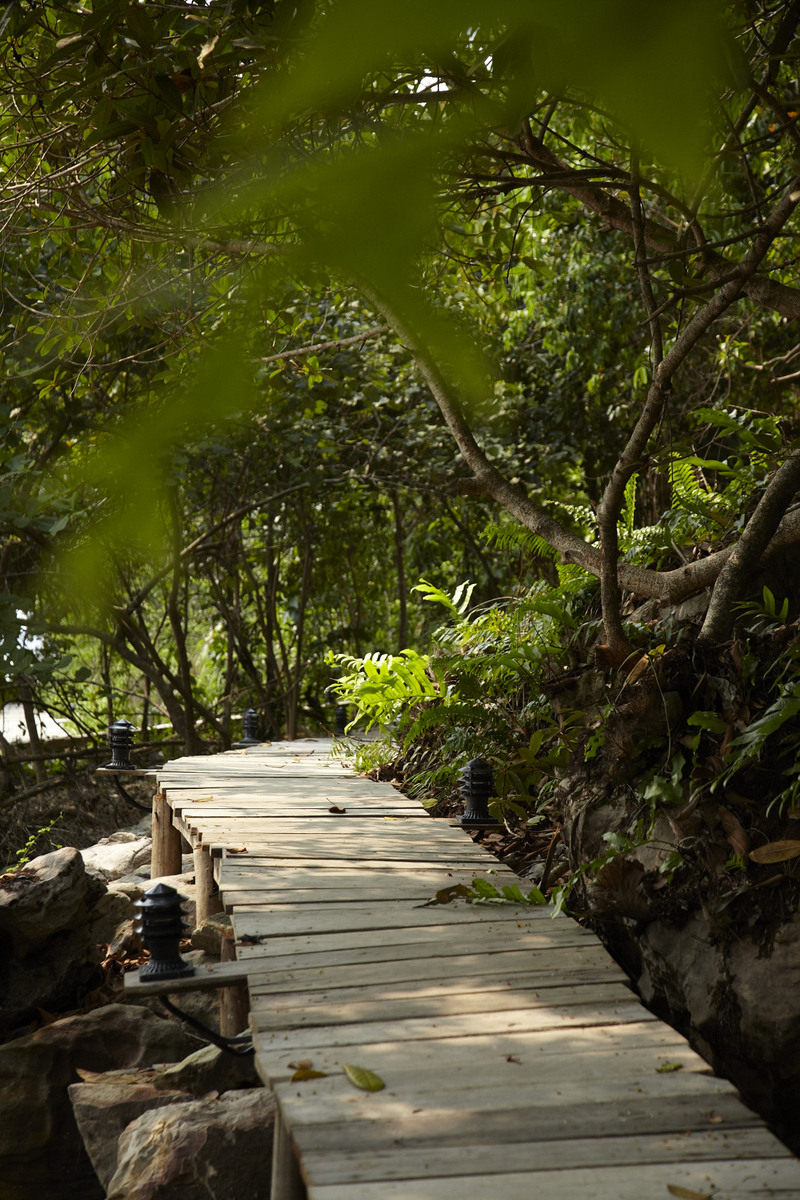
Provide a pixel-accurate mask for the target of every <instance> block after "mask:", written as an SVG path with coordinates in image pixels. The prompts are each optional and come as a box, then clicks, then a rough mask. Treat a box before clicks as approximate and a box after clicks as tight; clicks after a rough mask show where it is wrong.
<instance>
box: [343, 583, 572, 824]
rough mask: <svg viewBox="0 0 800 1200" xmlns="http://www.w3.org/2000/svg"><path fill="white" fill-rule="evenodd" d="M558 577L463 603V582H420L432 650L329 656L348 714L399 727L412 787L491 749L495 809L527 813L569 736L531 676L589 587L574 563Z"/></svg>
mask: <svg viewBox="0 0 800 1200" xmlns="http://www.w3.org/2000/svg"><path fill="white" fill-rule="evenodd" d="M559 579H560V584H559V586H558V587H548V586H547V585H546V584H544V583H538V584H536V585H535V586H534V587H533V588H531V589H530V590H529V591H528V592H527V593H526V594H525V595H524V596H521V597H513V598H507V599H506V600H505V601H503V602H494V603H493V604H491V605H488V606H479V607H476V608H472V609H471V608H470V603H471V599H472V592H473V588H472V585H471V584H470V583H468V582H465V583H462V584H460V585H459V586H458V587H457V588H456V590H455V591H454V592H453V594H452V595H449V594H448V593H446V592H444V591H443V590H442V589H441V588H439V587H437V586H436V585H435V584H433V583H431V582H430V581H428V580H421V581H420V583H419V584H418V585H417V587H416V588H415V591H416V592H417V594H418V595H420V596H421V597H422V599H423V602H424V603H430V604H435V605H437V606H439V607H440V608H441V609H443V610H444V614H445V617H446V620H445V622H444V624H443V625H441V626H440V627H439V628H438V629H437V630H436V631H435V633H434V635H433V650H432V652H431V653H430V654H419V653H418V652H416V651H413V650H405V651H403V652H402V653H401V654H395V655H388V654H368V655H366V656H364V657H363V658H353V657H350V656H344V655H339V656H337V657H336V659H335V662H336V664H337V665H338V666H339V668H340V670H341V676H340V678H339V681H338V683H337V685H336V688H337V692H338V694H339V697H340V699H341V701H342V702H343V703H345V704H348V705H350V706H352V707H353V708H355V710H356V713H357V716H356V718H355V721H359V720H362V721H366V723H367V725H368V726H369V727H372V726H376V725H377V726H378V727H379V728H380V729H382V730H383V731H384V732H385V733H387V732H391V733H394V735H396V737H397V738H398V740H399V741H400V742H401V744H402V747H403V752H404V755H405V759H406V764H407V765H409V764H410V766H411V773H412V775H413V783H412V787H413V790H416V791H417V792H418V793H420V792H423V793H424V792H428V791H430V790H431V789H433V790H436V789H439V788H443V787H448V788H451V787H452V786H453V784H454V782H455V779H456V775H457V772H458V771H459V769H460V768H461V766H463V764H464V763H465V762H466V761H467V760H468V759H470V758H472V757H475V756H476V755H482V756H488V757H490V759H491V760H492V763H493V766H494V775H495V786H496V790H497V792H498V802H497V803H498V805H499V808H500V809H501V810H502V811H503V812H504V813H506V814H508V813H510V812H513V813H515V814H517V815H518V816H520V817H526V816H527V815H528V814H529V808H530V805H531V802H532V801H531V792H534V793H538V792H539V791H540V790H541V788H542V787H543V786H544V785H545V784H546V782H547V780H548V779H549V778H550V777H552V774H553V771H554V769H555V768H556V766H557V765H558V763H559V762H560V761H562V760H563V758H564V756H565V750H564V745H565V738H566V737H567V734H566V733H565V728H566V726H565V723H564V722H563V721H562V722H557V721H556V720H555V718H554V716H553V713H552V711H551V709H550V706H549V703H548V702H547V700H546V699H545V697H544V695H543V693H542V689H541V686H540V684H541V681H542V678H543V675H544V674H545V672H547V673H552V672H553V671H554V670H556V669H557V664H558V663H559V662H561V660H563V658H564V654H565V647H566V646H567V644H568V643H569V640H570V638H571V636H572V635H573V634H574V632H575V630H576V627H577V624H578V622H577V618H576V615H575V611H574V610H575V609H576V608H578V607H580V606H581V602H582V601H584V600H585V596H586V591H587V586H589V587H591V589H593V588H594V586H595V585H594V583H593V581H592V582H591V583H590V584H587V576H586V574H585V573H584V572H580V571H576V570H575V568H571V567H564V568H559ZM354 723H355V722H354ZM566 725H569V722H567V723H566Z"/></svg>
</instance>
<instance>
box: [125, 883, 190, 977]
mask: <svg viewBox="0 0 800 1200" xmlns="http://www.w3.org/2000/svg"><path fill="white" fill-rule="evenodd" d="M185 900H186V897H185V896H179V895H178V893H177V891H176V890H175V888H174V887H170V886H169V884H167V883H157V884H156V885H155V886H154V887H151V888H150V890H149V891H147V892H145V894H144V896H142V899H141V900H136V901H135V902H134V905H133V907H134V908H136V909H138V910H139V920H138V921H137V922H136V932H137V933H140V934H141V935H142V941H143V942H144V944H145V947H146V948H147V949H148V950H149V951H150V958H149V960H148V961H147V962H146V963H143V964H142V966H141V967H140V968H139V978H140V979H151V980H158V979H182V978H183V977H184V976H186V975H194V967H193V966H192V964H191V963H187V962H184V960H183V959H182V958H181V956H180V953H179V950H178V947H179V945H180V940H181V937H182V936H183V933H184V929H185V928H186V926H185V924H184V920H183V909H182V905H183V903H184V902H185Z"/></svg>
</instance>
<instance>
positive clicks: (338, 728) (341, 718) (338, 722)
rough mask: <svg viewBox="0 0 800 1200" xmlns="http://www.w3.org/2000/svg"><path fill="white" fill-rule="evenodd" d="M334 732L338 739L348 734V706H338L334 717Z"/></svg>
mask: <svg viewBox="0 0 800 1200" xmlns="http://www.w3.org/2000/svg"><path fill="white" fill-rule="evenodd" d="M333 732H334V734H335V735H336V737H344V735H345V733H346V732H347V705H346V704H337V705H336V713H335V716H334V726H333Z"/></svg>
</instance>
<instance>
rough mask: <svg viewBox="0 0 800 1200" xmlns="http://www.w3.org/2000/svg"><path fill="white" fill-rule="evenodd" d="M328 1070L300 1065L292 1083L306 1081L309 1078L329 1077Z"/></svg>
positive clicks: (291, 1080)
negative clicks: (315, 1069)
mask: <svg viewBox="0 0 800 1200" xmlns="http://www.w3.org/2000/svg"><path fill="white" fill-rule="evenodd" d="M327 1078H328V1072H327V1071H314V1070H312V1069H311V1067H298V1068H297V1070H296V1071H295V1073H294V1075H293V1076H292V1078H291V1079H290V1081H289V1082H290V1083H305V1081H306V1080H307V1079H327Z"/></svg>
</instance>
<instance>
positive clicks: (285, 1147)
mask: <svg viewBox="0 0 800 1200" xmlns="http://www.w3.org/2000/svg"><path fill="white" fill-rule="evenodd" d="M270 1200H306V1186H305V1184H304V1183H303V1177H302V1175H301V1174H300V1167H299V1166H298V1163H297V1154H296V1152H295V1148H294V1143H293V1141H292V1137H291V1134H290V1133H289V1130H288V1129H287V1128H286V1124H285V1122H284V1120H283V1117H282V1116H281V1111H280V1109H277V1110H276V1112H275V1134H274V1141H273V1146H272V1186H271V1188H270Z"/></svg>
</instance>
